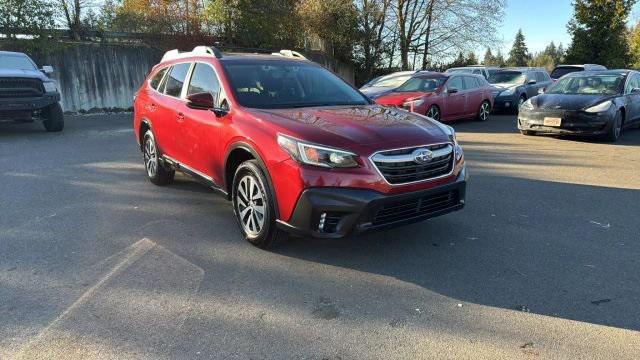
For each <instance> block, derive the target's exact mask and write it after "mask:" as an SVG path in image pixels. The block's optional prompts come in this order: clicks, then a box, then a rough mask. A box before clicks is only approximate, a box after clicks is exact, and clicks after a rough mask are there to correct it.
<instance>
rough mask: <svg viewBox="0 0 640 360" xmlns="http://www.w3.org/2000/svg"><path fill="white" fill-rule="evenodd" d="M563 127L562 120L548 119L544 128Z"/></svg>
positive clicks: (545, 119)
mask: <svg viewBox="0 0 640 360" xmlns="http://www.w3.org/2000/svg"><path fill="white" fill-rule="evenodd" d="M560 125H562V118H557V117H546V118H544V126H560Z"/></svg>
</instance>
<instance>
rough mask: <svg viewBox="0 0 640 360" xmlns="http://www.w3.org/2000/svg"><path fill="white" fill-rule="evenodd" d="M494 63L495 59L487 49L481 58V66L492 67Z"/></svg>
mask: <svg viewBox="0 0 640 360" xmlns="http://www.w3.org/2000/svg"><path fill="white" fill-rule="evenodd" d="M494 63H495V57H494V56H493V53H492V52H491V48H487V51H485V53H484V56H483V57H482V64H483V65H494Z"/></svg>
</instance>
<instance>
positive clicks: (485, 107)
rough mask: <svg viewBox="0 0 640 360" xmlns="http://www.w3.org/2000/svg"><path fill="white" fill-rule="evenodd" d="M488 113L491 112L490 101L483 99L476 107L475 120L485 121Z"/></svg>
mask: <svg viewBox="0 0 640 360" xmlns="http://www.w3.org/2000/svg"><path fill="white" fill-rule="evenodd" d="M489 113H491V103H489V102H488V101H487V100H485V101H483V102H482V103H481V104H480V107H479V108H478V114H477V115H476V120H478V121H487V120H488V119H489Z"/></svg>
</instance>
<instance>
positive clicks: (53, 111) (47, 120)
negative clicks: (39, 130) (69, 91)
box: [42, 103, 64, 132]
mask: <svg viewBox="0 0 640 360" xmlns="http://www.w3.org/2000/svg"><path fill="white" fill-rule="evenodd" d="M42 116H43V117H44V121H43V122H42V125H44V128H45V130H47V131H48V132H59V131H62V129H64V113H63V112H62V107H61V106H60V104H59V103H55V104H52V105H49V107H47V108H46V109H45V110H43V112H42Z"/></svg>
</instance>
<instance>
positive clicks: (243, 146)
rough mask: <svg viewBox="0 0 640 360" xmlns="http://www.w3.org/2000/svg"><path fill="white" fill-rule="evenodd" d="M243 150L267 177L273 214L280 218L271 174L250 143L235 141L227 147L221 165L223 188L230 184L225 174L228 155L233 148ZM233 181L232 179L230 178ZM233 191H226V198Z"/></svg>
mask: <svg viewBox="0 0 640 360" xmlns="http://www.w3.org/2000/svg"><path fill="white" fill-rule="evenodd" d="M238 149H241V150H245V151H247V152H249V153H250V154H251V155H252V156H253V158H254V159H255V160H256V161H257V162H258V165H259V166H260V168H261V169H262V172H263V173H264V176H265V178H266V179H267V186H269V191H270V192H271V195H272V197H273V207H274V209H275V212H276V213H275V215H276V219H279V218H280V209H279V208H278V197H277V195H276V191H275V189H274V187H273V182H272V180H271V174H270V173H269V170H268V169H267V166H266V164H265V163H264V161H263V160H262V157H261V156H260V154H259V153H258V151H256V150H255V149H254V148H253V146H251V144H249V143H247V142H245V141H236V142H234V143H233V144H231V145H230V146H229V147H228V148H227V151H226V153H225V155H224V165H223V169H224V172H225V174H224V175H225V176H224V177H223V182H224V183H223V186H224V189H229V186H230V185H231V184H228V183H227V176H226V175H227V174H226V169H227V162H228V161H229V155H231V153H232V152H233V151H234V150H238ZM232 181H233V179H232ZM232 193H233V191H227V200H231V194H232Z"/></svg>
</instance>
